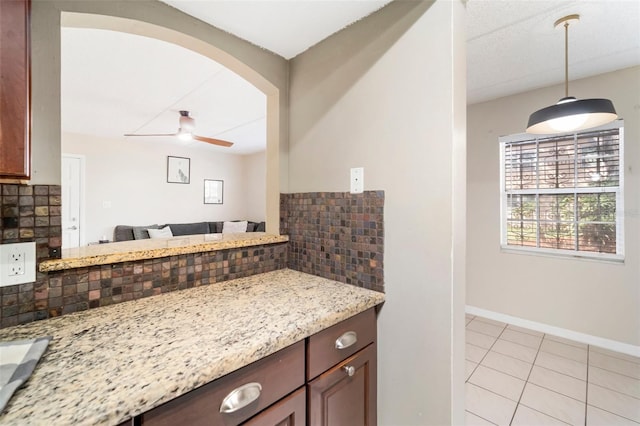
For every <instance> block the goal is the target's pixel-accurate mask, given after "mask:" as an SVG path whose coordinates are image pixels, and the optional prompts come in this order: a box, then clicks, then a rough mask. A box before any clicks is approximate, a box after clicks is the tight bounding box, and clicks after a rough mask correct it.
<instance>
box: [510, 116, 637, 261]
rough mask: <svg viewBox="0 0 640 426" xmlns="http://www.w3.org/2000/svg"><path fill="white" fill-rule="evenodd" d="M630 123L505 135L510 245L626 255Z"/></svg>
mask: <svg viewBox="0 0 640 426" xmlns="http://www.w3.org/2000/svg"><path fill="white" fill-rule="evenodd" d="M623 157H624V156H623V124H622V120H618V121H616V122H614V123H612V124H611V125H608V126H603V127H601V128H599V129H598V130H597V131H589V132H584V133H576V134H565V135H560V136H552V137H551V136H545V137H534V136H532V135H514V136H505V137H501V138H500V166H501V179H500V192H501V213H502V217H501V224H502V235H501V239H502V240H501V244H502V247H503V248H508V249H515V250H526V251H536V252H543V253H553V254H565V255H572V256H581V257H584V256H586V257H598V258H607V259H619V260H622V259H623V258H624V257H623V256H624V233H623V215H622V212H623V173H622V171H623V170H624V167H623Z"/></svg>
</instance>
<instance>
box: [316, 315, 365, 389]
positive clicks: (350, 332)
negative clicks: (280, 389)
mask: <svg viewBox="0 0 640 426" xmlns="http://www.w3.org/2000/svg"><path fill="white" fill-rule="evenodd" d="M375 340H376V314H375V312H374V309H373V308H371V309H368V310H366V311H364V312H361V313H359V314H357V315H355V316H353V317H351V318H349V319H346V320H344V321H342V322H340V323H338V324H336V325H334V326H331V327H329V328H327V329H325V330H322V331H321V332H319V333H316V334H314V335H313V336H311V337H309V346H308V348H307V380H311V379H313V378H314V377H316V376H318V374H320V373H322V372H324V371H326V370H327V369H329V368H331V367H333V366H334V365H336V364H337V363H339V362H341V361H342V360H344V359H345V358H347V357H349V356H351V355H353V354H355V353H356V352H358V351H359V350H361V349H362V348H364V347H366V346H368V345H369V344H370V343H373V342H374V341H375Z"/></svg>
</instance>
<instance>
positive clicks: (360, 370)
mask: <svg viewBox="0 0 640 426" xmlns="http://www.w3.org/2000/svg"><path fill="white" fill-rule="evenodd" d="M352 368H353V369H352ZM376 374H377V372H376V346H375V343H372V344H371V345H369V346H367V347H366V348H364V349H363V350H361V351H360V352H358V353H356V354H355V355H353V356H351V357H350V358H347V359H346V360H344V361H343V362H341V363H340V364H338V365H336V366H335V367H333V368H331V369H330V370H327V371H326V372H325V373H323V374H321V375H320V376H318V377H317V378H316V379H315V380H313V381H312V382H310V383H309V385H308V389H307V392H308V399H309V406H308V410H309V424H310V425H311V426H320V425H322V426H360V425H362V426H364V425H366V426H375V425H376V424H377V418H376V389H377V386H376Z"/></svg>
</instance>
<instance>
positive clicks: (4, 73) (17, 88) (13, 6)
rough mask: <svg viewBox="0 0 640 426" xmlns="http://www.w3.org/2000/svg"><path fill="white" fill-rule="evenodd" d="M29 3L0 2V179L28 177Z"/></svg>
mask: <svg viewBox="0 0 640 426" xmlns="http://www.w3.org/2000/svg"><path fill="white" fill-rule="evenodd" d="M29 13H30V1H29V0H1V1H0V179H16V180H24V179H29V177H30V163H31V157H30V139H29V136H30V135H29V133H30V124H29V117H30V85H31V77H30V76H31V73H30V62H29V58H30V45H29Z"/></svg>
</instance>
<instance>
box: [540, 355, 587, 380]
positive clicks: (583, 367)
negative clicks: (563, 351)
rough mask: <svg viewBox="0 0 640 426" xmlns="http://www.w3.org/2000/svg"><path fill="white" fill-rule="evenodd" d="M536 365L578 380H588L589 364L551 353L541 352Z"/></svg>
mask: <svg viewBox="0 0 640 426" xmlns="http://www.w3.org/2000/svg"><path fill="white" fill-rule="evenodd" d="M536 365H539V366H541V367H545V368H548V369H549V370H553V371H557V372H558V373H562V374H567V375H569V376H572V377H575V378H576V379H580V380H587V364H583V363H581V362H578V361H574V360H572V359H568V358H563V357H561V356H558V355H554V354H550V353H549V352H542V351H540V352H539V353H538V357H537V358H536Z"/></svg>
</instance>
